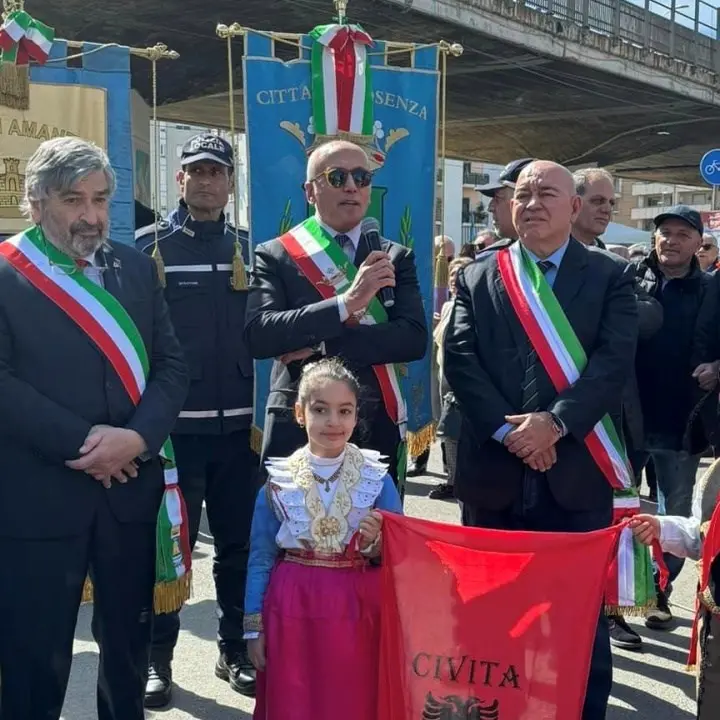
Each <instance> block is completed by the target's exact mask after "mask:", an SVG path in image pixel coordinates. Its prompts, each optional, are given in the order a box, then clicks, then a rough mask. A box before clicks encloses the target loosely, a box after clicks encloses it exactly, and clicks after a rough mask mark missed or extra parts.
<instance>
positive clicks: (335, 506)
mask: <svg viewBox="0 0 720 720" xmlns="http://www.w3.org/2000/svg"><path fill="white" fill-rule="evenodd" d="M364 463H365V458H364V456H363V454H362V452H361V451H360V450H358V448H357V447H355V445H348V446H347V447H346V449H345V457H344V459H343V463H342V466H341V468H340V474H339V475H338V479H337V488H336V489H335V495H334V497H333V500H332V502H331V503H330V507H328V508H327V510H326V509H325V504H324V503H323V501H322V498H321V497H320V494H319V491H318V483H317V482H316V481H315V476H314V475H313V470H312V466H311V464H310V459H309V458H308V455H307V451H306V450H305V448H301V449H300V450H297V451H296V452H295V453H293V454H292V455H291V456H290V459H289V460H288V467H289V469H290V473H291V474H292V477H293V479H294V480H295V483H296V484H297V486H298V487H299V488H301V489H302V491H303V492H304V493H305V506H306V507H307V510H308V513H309V514H310V536H311V537H312V540H313V544H314V546H315V549H316V550H317V551H319V552H335V553H342V552H343V551H344V549H345V536H346V535H347V533H348V528H349V526H348V521H347V518H348V515H349V514H350V511H351V510H352V499H351V498H350V491H351V490H352V489H353V488H354V487H355V486H356V485H357V484H358V483H359V482H360V479H361V470H362V467H363V465H364Z"/></svg>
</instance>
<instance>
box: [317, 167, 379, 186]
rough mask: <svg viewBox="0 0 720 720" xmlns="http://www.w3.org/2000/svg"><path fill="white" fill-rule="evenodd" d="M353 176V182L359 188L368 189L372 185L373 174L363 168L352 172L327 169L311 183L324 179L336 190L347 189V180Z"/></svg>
mask: <svg viewBox="0 0 720 720" xmlns="http://www.w3.org/2000/svg"><path fill="white" fill-rule="evenodd" d="M349 176H352V179H353V182H354V183H355V185H356V186H357V187H359V188H366V187H368V186H369V185H370V184H371V183H372V177H373V174H372V173H371V172H370V171H369V170H368V169H367V168H363V167H356V168H353V169H352V170H346V169H345V168H325V170H323V171H322V172H321V173H319V174H318V175H316V176H315V177H314V178H313V179H312V180H311V181H310V182H315V181H316V180H319V179H320V178H321V177H324V178H325V180H326V181H327V183H328V185H330V186H331V187H334V188H342V187H345V183H347V179H348V177H349Z"/></svg>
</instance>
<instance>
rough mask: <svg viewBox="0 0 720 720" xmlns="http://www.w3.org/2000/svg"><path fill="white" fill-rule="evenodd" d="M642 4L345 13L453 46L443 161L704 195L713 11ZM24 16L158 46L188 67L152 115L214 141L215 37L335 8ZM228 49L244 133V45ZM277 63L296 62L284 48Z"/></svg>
mask: <svg viewBox="0 0 720 720" xmlns="http://www.w3.org/2000/svg"><path fill="white" fill-rule="evenodd" d="M638 1H639V2H645V6H644V7H639V6H637V5H634V4H631V3H628V2H625V1H624V0H534V2H532V4H531V3H530V2H529V0H350V3H349V7H348V14H349V16H350V18H351V19H352V20H353V21H357V22H360V23H361V24H362V25H363V26H364V27H365V28H366V29H367V30H368V31H369V32H370V34H371V35H372V36H374V37H377V38H381V39H385V40H394V41H410V40H411V41H418V42H431V41H435V40H439V39H441V38H442V39H445V40H448V41H451V42H459V43H462V45H463V46H464V48H465V53H464V54H463V56H462V57H461V58H457V59H452V60H451V61H449V78H448V91H449V94H448V151H449V154H450V155H454V156H456V157H464V158H469V159H477V160H485V161H489V162H499V163H505V162H507V161H508V160H509V159H512V158H514V157H519V156H526V155H530V156H536V157H545V158H552V159H556V160H558V161H560V162H564V163H567V164H569V165H587V164H594V163H596V164H598V165H602V166H609V167H611V168H613V169H614V170H616V171H617V172H618V173H620V174H622V175H624V176H626V177H634V178H638V179H649V180H659V181H664V182H681V183H697V182H698V181H699V176H698V173H697V165H698V161H699V158H700V156H701V155H702V153H703V151H704V150H706V149H708V148H710V147H714V146H716V145H720V95H719V94H718V90H720V43H718V41H717V40H716V39H715V38H716V37H717V35H718V31H717V12H716V10H715V8H714V7H711V6H709V5H706V4H705V2H704V0H697V1H695V0H693V4H692V9H691V10H688V9H687V5H677V4H676V3H677V0H663V1H664V2H669V3H671V5H670V6H669V7H668V8H667V10H666V11H663V10H662V8H661V7H659V3H655V2H652V3H651V2H650V0H638ZM30 5H31V6H32V7H30ZM28 7H29V9H30V10H31V12H32V13H33V14H34V15H35V16H36V17H38V18H39V19H42V20H43V21H44V22H47V23H49V24H51V25H53V26H55V27H56V29H57V31H58V35H59V36H60V37H66V38H69V39H78V40H88V41H95V42H120V43H124V44H129V45H135V46H145V45H152V44H154V43H155V42H158V41H162V42H166V43H167V44H168V45H170V46H171V47H172V48H173V49H175V50H177V51H179V52H180V53H181V59H180V60H178V61H176V62H172V63H170V62H168V63H163V64H162V66H161V68H160V83H159V97H160V102H161V103H162V107H161V108H160V116H161V117H162V118H164V119H168V120H174V121H180V122H186V123H198V124H208V125H215V126H221V127H226V126H227V123H228V99H227V89H228V82H227V61H226V56H225V46H224V43H223V42H222V41H221V40H219V39H218V38H217V37H216V35H215V26H216V24H217V23H226V24H230V23H232V22H234V21H236V22H239V23H240V24H242V25H245V26H248V27H253V28H256V29H264V30H279V31H285V32H294V33H301V32H304V31H307V30H309V29H310V28H312V27H313V26H314V25H316V24H320V23H322V22H327V21H328V20H329V19H330V18H331V16H332V12H333V6H332V2H331V0H240V2H238V1H237V0H213V1H212V2H206V3H200V2H194V1H193V0H104V1H103V2H102V3H96V4H95V5H94V6H93V10H92V13H91V14H90V13H88V10H87V3H86V2H85V0H64V2H62V3H60V4H58V3H56V2H51V0H32V1H31V2H28ZM653 8H654V9H656V10H659V11H661V12H664V13H665V14H666V15H667V16H668V18H664V17H661V16H660V15H657V14H653V13H652V12H651V10H652V9H653ZM680 8H683V9H680ZM683 12H685V13H688V14H687V15H686V16H685V17H683ZM670 18H675V19H676V20H679V21H680V22H681V23H684V24H685V25H690V27H684V26H683V25H680V24H678V23H675V22H671V20H670ZM235 49H236V83H235V87H236V88H238V89H236V97H235V107H236V115H237V116H238V117H239V118H240V119H241V121H242V89H241V88H242V72H241V64H240V58H241V54H242V44H241V41H239V40H238V41H236V45H235ZM289 50H290V52H291V53H292V48H290V49H289ZM277 54H278V56H279V57H283V58H284V59H290V57H291V54H288V48H287V47H286V46H283V45H281V44H278V45H277ZM397 57H401V56H397ZM133 75H134V77H133V83H134V85H135V87H137V89H138V90H140V92H142V94H143V95H144V96H145V97H146V99H149V98H150V94H151V91H150V77H149V72H148V65H147V63H143V62H140V61H138V62H137V64H136V65H135V67H134V73H133Z"/></svg>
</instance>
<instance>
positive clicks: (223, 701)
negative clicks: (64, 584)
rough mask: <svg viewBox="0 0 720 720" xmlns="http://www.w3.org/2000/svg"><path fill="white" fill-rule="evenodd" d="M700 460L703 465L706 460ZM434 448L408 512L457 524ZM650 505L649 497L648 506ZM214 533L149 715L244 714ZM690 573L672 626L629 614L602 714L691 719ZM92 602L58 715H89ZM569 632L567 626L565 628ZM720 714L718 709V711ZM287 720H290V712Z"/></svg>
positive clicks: (184, 718) (412, 487) (223, 717)
mask: <svg viewBox="0 0 720 720" xmlns="http://www.w3.org/2000/svg"><path fill="white" fill-rule="evenodd" d="M707 463H708V461H703V465H702V466H701V471H702V469H703V468H704V467H706V466H707ZM439 470H440V467H439V453H438V452H433V454H432V457H431V461H430V469H429V472H428V474H427V475H426V476H424V477H420V478H412V479H410V480H409V482H408V485H407V497H406V503H405V511H406V513H407V514H409V515H414V516H417V517H423V518H427V519H432V520H437V521H441V522H449V523H458V522H459V511H458V507H457V505H456V503H454V502H446V501H440V500H430V499H428V497H427V494H428V491H429V490H430V489H431V488H432V486H433V484H435V483H437V482H440V481H441V480H442V476H441V475H440V474H439V473H438V471H439ZM653 508H654V506H653V505H652V504H647V510H648V511H650V512H651V511H652V510H653ZM212 554H213V546H212V537H211V536H210V535H209V531H208V529H207V523H206V522H204V524H203V527H202V529H201V534H200V538H199V540H198V544H197V546H196V549H195V554H194V596H193V598H192V600H191V601H190V603H189V604H188V605H187V607H186V608H185V609H184V610H183V613H182V630H181V633H180V641H179V643H178V647H177V649H176V651H175V662H174V664H173V671H174V680H175V688H174V691H173V701H172V705H171V707H169V708H168V709H166V710H162V711H152V712H151V711H148V713H147V718H148V720H189V719H190V718H195V719H197V720H249V718H250V717H251V715H252V707H253V701H252V700H249V699H247V698H244V697H243V696H241V695H238V694H237V693H235V692H233V691H232V690H231V689H230V687H229V686H228V685H227V684H226V683H224V682H222V681H221V680H218V679H217V678H216V677H215V675H214V672H213V669H214V665H215V660H216V659H217V648H216V645H215V633H216V627H217V621H216V617H215V603H214V600H213V598H214V586H213V582H212ZM695 582H696V577H695V568H694V564H693V563H689V562H688V563H686V564H685V568H684V569H683V573H682V575H681V576H680V578H679V579H678V580H677V581H676V583H675V589H674V593H673V598H672V601H673V605H674V613H675V615H676V618H677V625H676V627H675V629H674V630H672V632H654V631H651V630H648V629H647V628H645V625H644V623H643V621H642V619H637V620H631V623H632V624H633V626H634V627H635V628H636V629H637V630H638V631H639V632H640V633H641V635H642V637H643V640H644V649H643V652H641V653H639V652H629V651H625V650H614V651H613V654H614V666H615V674H614V686H613V694H612V698H611V701H610V709H609V712H608V716H607V720H631V719H633V720H635V719H636V720H690V719H691V718H694V717H695V679H694V676H693V675H690V674H688V673H687V672H686V671H685V661H686V658H687V650H688V647H689V643H690V627H691V617H692V613H691V608H692V606H693V595H694V587H695ZM90 616H91V608H90V607H87V606H83V607H82V608H81V609H80V615H79V618H78V625H77V630H76V633H75V646H74V658H73V668H72V674H71V677H70V685H69V688H68V693H67V698H66V702H65V707H64V709H63V715H62V718H63V720H93V719H94V718H96V717H97V715H96V712H95V682H96V672H97V657H98V655H97V646H96V645H95V642H94V641H93V639H92V635H91V633H90ZM567 632H569V633H572V632H573V628H572V627H568V628H567ZM719 717H720V715H719ZM288 720H291V718H289V719H288Z"/></svg>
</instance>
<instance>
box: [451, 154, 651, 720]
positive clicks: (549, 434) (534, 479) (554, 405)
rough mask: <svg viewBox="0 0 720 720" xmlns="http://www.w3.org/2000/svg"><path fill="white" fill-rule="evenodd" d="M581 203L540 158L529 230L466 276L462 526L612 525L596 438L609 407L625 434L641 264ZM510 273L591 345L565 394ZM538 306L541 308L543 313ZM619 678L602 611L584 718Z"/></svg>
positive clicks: (524, 200) (528, 194)
mask: <svg viewBox="0 0 720 720" xmlns="http://www.w3.org/2000/svg"><path fill="white" fill-rule="evenodd" d="M579 210H580V198H579V197H578V195H577V194H576V192H575V186H574V182H573V177H572V175H571V174H570V173H569V172H568V170H566V169H565V168H564V167H562V166H560V165H557V164H555V163H552V162H547V161H535V162H533V163H531V164H529V165H528V166H526V167H525V168H524V169H523V171H522V172H521V174H520V177H519V178H518V181H517V185H516V187H515V191H514V196H513V200H512V216H513V222H514V225H515V228H516V229H517V233H518V238H519V240H518V241H517V242H513V241H510V240H506V241H500V242H498V243H496V244H495V245H493V246H492V247H491V248H489V249H487V250H486V251H485V252H483V253H481V254H480V256H479V257H478V259H477V260H476V261H475V262H474V263H472V264H471V265H469V266H467V267H466V268H465V269H464V270H463V271H461V273H460V274H459V276H458V278H457V281H456V288H457V295H456V298H455V306H454V309H453V314H452V316H451V319H450V323H449V326H448V330H447V334H446V336H445V365H444V371H445V377H446V379H447V381H448V383H449V384H450V386H451V387H452V389H453V391H454V393H455V397H456V398H457V400H458V402H459V403H460V406H461V409H462V411H463V415H464V421H463V427H462V432H461V437H460V444H459V449H458V459H457V474H456V481H455V483H456V485H455V494H456V496H457V497H458V499H459V500H460V501H461V502H462V503H463V507H462V514H463V522H464V524H465V525H469V526H473V527H485V528H495V529H504V530H532V531H539V532H543V531H544V532H584V531H591V530H597V529H600V528H604V527H608V526H609V525H610V524H611V523H612V498H613V493H612V487H611V486H610V483H609V481H608V480H607V479H606V478H605V476H604V475H603V473H602V472H601V470H600V468H599V467H598V464H597V462H596V459H595V457H594V456H593V455H592V454H591V452H590V451H589V450H588V447H587V445H586V444H585V438H586V437H587V436H588V434H589V433H591V432H592V431H593V429H594V428H595V426H596V425H597V423H599V422H600V420H601V419H602V418H603V417H605V416H606V415H607V416H609V418H610V420H611V422H612V423H613V424H614V425H615V429H616V430H617V432H618V434H619V435H620V436H621V437H622V424H621V412H620V409H621V403H622V392H623V386H624V384H625V379H626V377H627V375H628V374H629V373H631V372H632V371H633V367H634V365H633V363H634V359H635V344H636V340H637V333H638V330H637V307H636V301H635V293H634V290H633V274H632V269H631V266H630V265H628V263H626V262H625V261H624V260H622V259H620V258H618V257H615V256H613V255H611V254H610V253H606V252H604V251H602V250H599V249H596V248H595V247H588V246H586V245H584V244H583V243H581V242H579V241H577V240H574V239H573V238H572V236H571V226H572V223H573V222H574V220H575V218H576V217H577V214H578V212H579ZM527 267H529V269H526V268H527ZM501 270H502V273H501ZM513 277H514V278H515V279H516V280H520V281H526V280H527V279H528V278H529V277H531V278H534V281H535V282H539V283H541V284H546V286H547V290H548V292H549V293H551V294H552V295H554V296H555V298H556V300H557V302H558V304H559V306H560V308H561V311H562V312H563V313H564V314H565V316H566V318H567V320H568V322H569V324H570V326H571V327H572V329H573V331H574V334H575V336H576V338H577V340H579V342H580V344H581V345H582V347H583V349H584V351H585V354H586V355H587V364H586V365H585V367H584V368H583V369H581V372H580V373H579V377H577V378H575V379H573V380H572V382H571V383H570V385H569V387H567V388H566V389H564V390H562V391H561V392H558V391H557V390H556V389H555V388H554V386H553V383H552V381H551V379H550V375H549V374H548V372H547V370H546V365H548V364H551V363H552V361H553V360H554V359H555V356H553V355H552V351H551V354H550V355H549V356H548V355H546V354H545V351H544V350H543V348H542V347H539V348H537V349H536V348H535V347H534V346H533V344H532V343H531V341H530V339H529V336H528V334H527V333H526V331H525V329H524V325H523V324H522V323H521V321H520V318H519V316H518V315H517V313H516V311H515V309H514V308H515V307H516V306H515V305H514V304H513V302H512V301H511V298H513V297H516V298H518V297H519V298H520V299H522V297H526V296H523V294H522V293H523V290H522V287H523V286H524V287H527V283H525V284H524V285H523V284H522V283H520V282H512V281H510V282H508V280H509V279H512V278H513ZM517 287H520V289H519V290H518V289H516V288H517ZM534 307H535V309H534V310H533V312H532V314H533V315H534V316H535V318H538V317H539V316H542V314H543V312H544V311H545V310H546V307H545V308H544V306H543V305H536V306H534ZM498 309H500V310H501V312H498ZM536 350H537V351H536ZM573 631H574V628H572V627H571V626H568V628H567V632H573ZM611 686H612V658H611V654H610V642H609V636H608V626H607V622H606V620H605V618H604V617H601V619H600V621H599V624H598V629H597V635H596V640H595V646H594V648H593V656H592V665H591V670H590V677H589V681H588V688H587V694H586V699H585V707H584V709H583V714H582V718H583V720H603V719H604V718H605V713H606V709H607V702H608V697H609V695H610V689H611Z"/></svg>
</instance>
